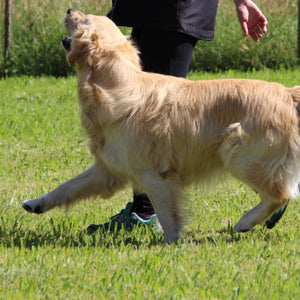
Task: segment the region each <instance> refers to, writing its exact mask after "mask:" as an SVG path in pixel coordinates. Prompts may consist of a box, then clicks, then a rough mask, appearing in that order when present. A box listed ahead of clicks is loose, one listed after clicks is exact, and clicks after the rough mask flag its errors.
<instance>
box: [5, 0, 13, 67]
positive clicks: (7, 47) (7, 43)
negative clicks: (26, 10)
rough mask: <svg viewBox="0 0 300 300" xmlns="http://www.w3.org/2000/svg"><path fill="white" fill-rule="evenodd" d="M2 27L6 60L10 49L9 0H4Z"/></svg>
mask: <svg viewBox="0 0 300 300" xmlns="http://www.w3.org/2000/svg"><path fill="white" fill-rule="evenodd" d="M4 28H5V29H4V30H5V32H4V61H5V62H6V61H7V60H8V59H9V56H10V50H11V49H10V47H11V0H5V18H4Z"/></svg>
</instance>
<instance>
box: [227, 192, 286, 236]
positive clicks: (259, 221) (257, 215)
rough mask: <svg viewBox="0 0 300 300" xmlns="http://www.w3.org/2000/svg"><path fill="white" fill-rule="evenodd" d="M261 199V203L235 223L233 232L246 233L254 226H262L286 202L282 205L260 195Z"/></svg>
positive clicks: (283, 204)
mask: <svg viewBox="0 0 300 300" xmlns="http://www.w3.org/2000/svg"><path fill="white" fill-rule="evenodd" d="M261 198H262V200H261V202H260V203H259V204H258V205H257V206H255V207H254V208H252V209H251V210H250V211H248V212H247V213H246V214H245V215H244V216H243V217H242V218H241V219H240V220H239V221H238V222H237V224H236V225H235V226H234V228H233V229H234V230H235V231H238V232H246V231H249V230H251V229H252V228H253V227H254V226H256V225H264V224H265V222H266V220H268V218H269V217H270V216H273V215H274V214H275V213H276V212H277V211H278V210H279V209H280V208H281V207H283V206H285V205H286V203H287V201H288V200H286V201H284V203H282V201H280V200H278V199H276V198H274V197H272V196H269V195H268V196H266V195H264V196H263V195H261ZM282 214H283V213H282ZM280 218H281V217H280ZM280 218H279V219H280ZM279 219H278V218H277V220H276V222H278V221H279ZM276 222H275V223H276Z"/></svg>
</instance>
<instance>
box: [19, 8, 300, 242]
mask: <svg viewBox="0 0 300 300" xmlns="http://www.w3.org/2000/svg"><path fill="white" fill-rule="evenodd" d="M65 26H66V29H67V31H68V32H69V34H70V35H71V37H70V38H65V39H64V40H63V45H64V47H65V48H66V50H67V51H68V54H67V61H68V63H69V64H70V65H73V64H76V68H77V73H78V95H79V104H80V107H81V119H82V126H83V127H84V129H85V131H86V133H87V136H88V138H89V140H90V151H91V153H92V155H93V156H94V158H95V160H94V164H93V165H92V166H91V167H90V168H89V169H87V170H86V171H85V172H83V173H82V174H80V175H78V176H76V177H74V178H73V179H71V180H69V181H67V182H65V183H63V184H61V185H59V186H58V187H57V188H56V189H54V190H53V191H51V192H49V193H48V194H46V195H44V196H41V197H39V198H36V199H32V200H28V201H25V202H24V203H23V207H24V208H25V209H26V210H28V211H29V212H34V213H43V212H45V211H48V210H49V209H52V208H54V207H56V206H62V205H66V206H68V205H71V204H73V203H75V202H76V201H78V200H80V199H86V198H89V197H95V196H100V197H102V198H109V197H111V196H112V195H113V194H114V193H115V192H116V191H118V190H120V189H123V188H124V187H125V186H127V185H128V184H131V185H132V186H133V187H134V188H137V189H138V190H140V191H141V192H144V193H146V194H147V195H148V196H149V197H150V199H151V202H152V204H153V207H154V209H155V212H156V213H157V217H158V219H159V221H160V223H161V225H162V228H163V231H164V236H165V241H166V242H168V243H172V242H176V241H177V240H178V239H179V238H180V233H181V232H182V230H183V226H184V224H185V221H186V218H187V211H188V210H187V207H188V201H187V199H186V196H185V193H184V188H185V187H187V186H190V185H192V184H200V183H203V182H207V181H210V180H212V179H216V178H218V177H220V176H223V175H225V174H226V173H229V174H231V175H232V176H234V177H235V178H237V179H239V180H241V181H242V182H245V183H246V184H248V185H249V186H250V187H252V188H253V189H254V190H255V191H257V192H258V193H259V195H260V196H261V202H260V203H259V204H258V205H257V206H255V207H254V208H252V209H251V210H250V211H249V212H247V213H246V214H245V215H244V216H243V217H242V218H241V219H240V220H239V221H238V223H237V224H236V225H235V227H234V229H235V230H236V231H238V232H244V231H248V230H251V229H252V228H253V227H254V226H255V225H257V224H261V225H263V224H265V222H266V221H267V220H268V219H269V218H270V216H272V215H273V214H274V213H275V212H277V211H278V210H280V209H282V208H283V207H284V206H285V205H286V203H287V202H288V200H289V199H292V198H296V197H298V193H299V189H298V184H299V182H300V137H299V107H300V106H299V103H300V87H294V88H286V87H284V86H282V85H281V84H278V83H268V82H264V81H260V80H247V79H223V80H207V81H190V80H186V79H183V78H175V77H172V76H165V75H160V74H154V73H146V72H143V71H142V68H141V64H140V61H139V53H138V51H137V49H136V48H135V47H134V45H133V44H132V42H131V41H128V40H127V39H126V38H125V36H124V35H123V34H122V33H121V32H120V30H119V29H118V27H117V26H116V25H115V24H114V23H113V22H112V21H110V20H109V19H108V18H107V17H104V16H94V15H85V14H83V13H82V12H80V11H78V10H74V9H70V10H68V13H67V15H66V17H65Z"/></svg>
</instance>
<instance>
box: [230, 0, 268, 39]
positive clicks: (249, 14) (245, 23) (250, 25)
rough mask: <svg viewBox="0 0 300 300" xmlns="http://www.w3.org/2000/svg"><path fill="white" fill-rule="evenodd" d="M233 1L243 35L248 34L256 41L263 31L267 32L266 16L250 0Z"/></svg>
mask: <svg viewBox="0 0 300 300" xmlns="http://www.w3.org/2000/svg"><path fill="white" fill-rule="evenodd" d="M234 3H235V6H236V12H237V16H238V19H239V21H240V23H241V27H242V30H243V32H244V34H245V36H247V35H248V34H249V35H250V36H251V37H252V39H253V40H254V41H255V42H258V40H259V39H260V38H261V37H262V35H263V33H267V24H268V20H267V18H266V17H265V16H264V15H263V13H262V12H261V10H260V9H259V8H258V7H257V5H256V4H255V3H254V2H253V1H251V0H234Z"/></svg>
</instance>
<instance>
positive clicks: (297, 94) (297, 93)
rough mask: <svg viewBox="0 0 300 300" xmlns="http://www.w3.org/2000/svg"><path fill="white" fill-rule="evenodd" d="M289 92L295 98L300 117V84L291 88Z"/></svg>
mask: <svg viewBox="0 0 300 300" xmlns="http://www.w3.org/2000/svg"><path fill="white" fill-rule="evenodd" d="M288 92H289V93H290V94H291V96H292V98H293V101H294V106H295V108H296V110H297V113H298V116H299V117H300V85H298V86H295V87H292V88H289V89H288Z"/></svg>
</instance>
